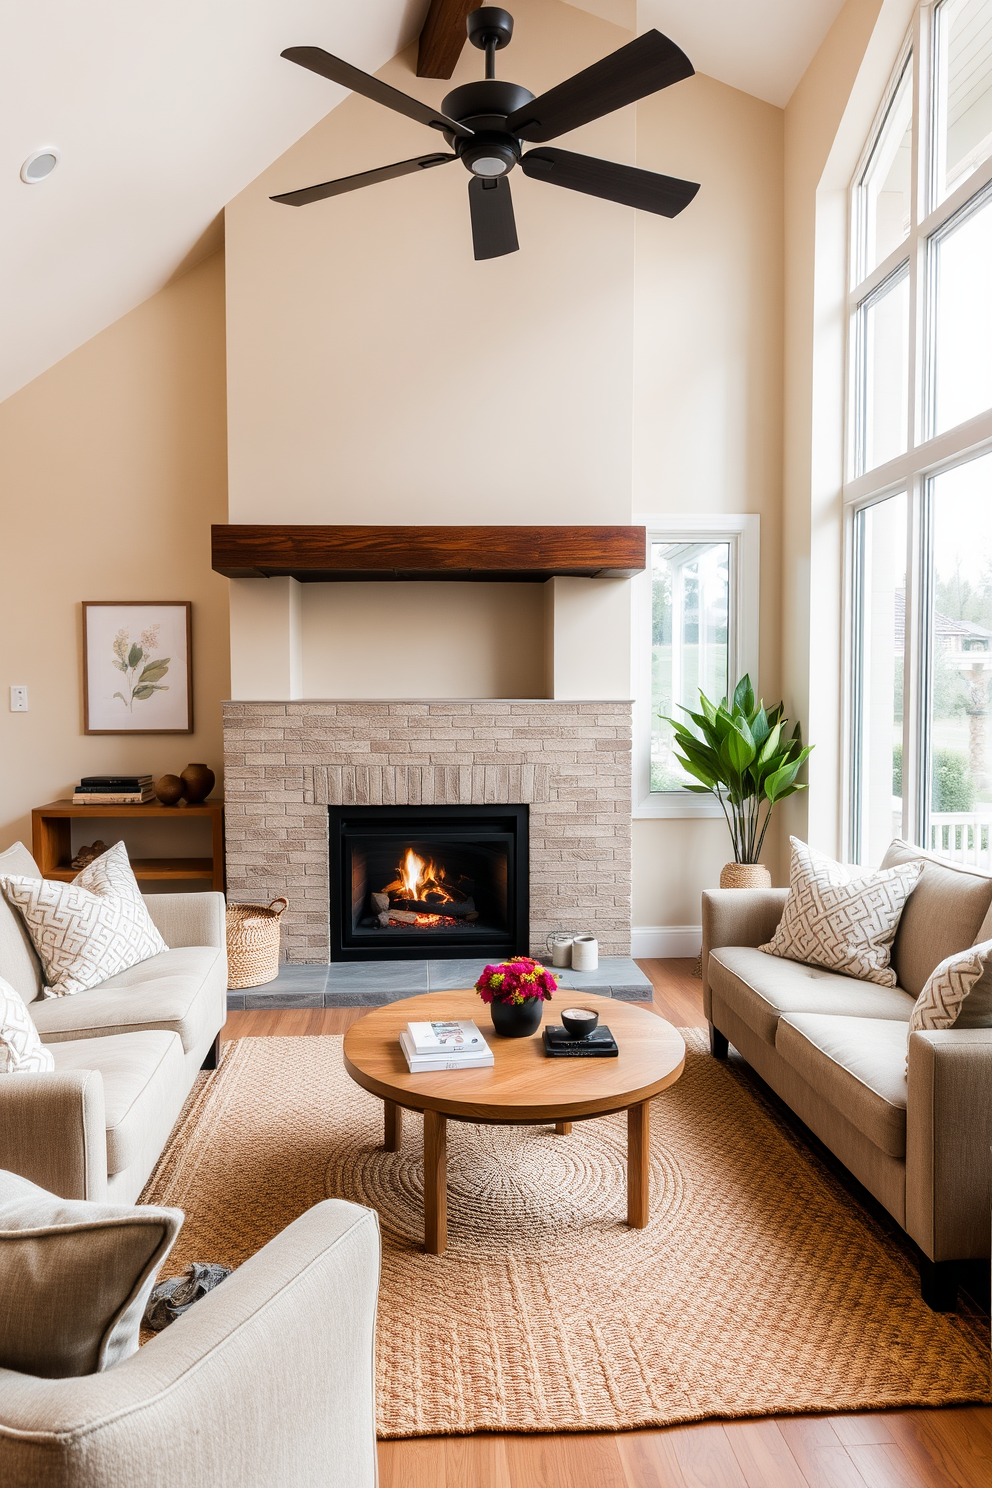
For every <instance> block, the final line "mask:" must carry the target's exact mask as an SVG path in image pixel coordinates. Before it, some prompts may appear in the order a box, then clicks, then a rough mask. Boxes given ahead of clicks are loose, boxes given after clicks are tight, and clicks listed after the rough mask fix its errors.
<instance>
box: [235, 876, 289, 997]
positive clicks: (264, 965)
mask: <svg viewBox="0 0 992 1488" xmlns="http://www.w3.org/2000/svg"><path fill="white" fill-rule="evenodd" d="M277 904H281V905H282V909H276V908H275V906H276V905H277ZM288 908H289V902H288V900H286V899H283V898H279V899H273V901H272V903H271V904H269V905H265V904H229V905H228V906H227V985H228V987H229V989H230V990H231V991H232V992H240V991H242V990H243V989H244V988H245V987H261V986H263V985H264V983H265V982H273V981H275V979H276V977H277V976H278V975H279V917H280V916H281V915H282V913H283V911H284V910H286V909H288Z"/></svg>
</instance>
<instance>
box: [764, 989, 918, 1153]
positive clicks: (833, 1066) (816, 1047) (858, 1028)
mask: <svg viewBox="0 0 992 1488" xmlns="http://www.w3.org/2000/svg"><path fill="white" fill-rule="evenodd" d="M775 1049H776V1051H777V1052H778V1053H779V1054H781V1056H782V1058H783V1059H784V1060H785V1062H786V1064H788V1065H790V1066H791V1067H792V1068H793V1069H794V1070H795V1072H796V1074H797V1075H799V1076H800V1077H801V1078H802V1079H803V1080H805V1081H806V1084H807V1085H809V1086H810V1088H811V1089H812V1090H815V1091H816V1093H817V1095H819V1096H820V1097H821V1098H822V1099H823V1100H825V1101H826V1102H827V1104H828V1105H830V1106H833V1107H834V1109H835V1110H836V1111H837V1113H838V1115H839V1116H841V1117H843V1118H844V1120H846V1121H849V1122H850V1123H851V1125H852V1126H854V1127H856V1128H857V1130H858V1131H859V1132H861V1133H862V1135H863V1136H866V1137H867V1138H868V1140H869V1141H870V1142H873V1143H874V1144H875V1146H876V1147H878V1148H880V1149H881V1151H882V1152H886V1153H888V1155H889V1156H890V1157H905V1156H906V1025H905V1023H903V1022H901V1021H899V1022H889V1021H887V1020H884V1019H881V1018H844V1017H834V1016H832V1015H830V1014H826V1013H795V1014H793V1015H792V1016H791V1017H788V1018H782V1019H780V1020H779V1025H778V1032H777V1034H776V1035H775Z"/></svg>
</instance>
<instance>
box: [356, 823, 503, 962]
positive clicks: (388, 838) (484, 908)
mask: <svg viewBox="0 0 992 1488" xmlns="http://www.w3.org/2000/svg"><path fill="white" fill-rule="evenodd" d="M527 827H528V808H527V807H526V806H332V807H331V808H330V812H329V831H330V869H331V873H330V897H331V903H330V919H331V960H332V961H339V960H413V959H423V958H427V957H437V958H449V957H456V956H467V957H482V956H485V957H490V958H500V957H504V956H511V955H518V954H521V953H522V954H527V952H528V949H529V924H528V899H529V895H528V871H527V870H528V844H527Z"/></svg>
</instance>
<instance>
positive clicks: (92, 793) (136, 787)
mask: <svg viewBox="0 0 992 1488" xmlns="http://www.w3.org/2000/svg"><path fill="white" fill-rule="evenodd" d="M154 799H155V792H154V791H153V790H152V777H151V776H150V775H84V776H83V778H82V780H80V782H79V784H78V785H77V786H76V789H75V790H74V791H73V793H72V801H73V805H74V806H142V805H144V803H145V802H146V801H154Z"/></svg>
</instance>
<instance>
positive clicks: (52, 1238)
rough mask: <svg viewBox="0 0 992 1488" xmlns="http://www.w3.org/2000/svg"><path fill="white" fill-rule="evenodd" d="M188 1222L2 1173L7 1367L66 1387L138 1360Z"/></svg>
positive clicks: (2, 1316) (0, 1359) (0, 1305)
mask: <svg viewBox="0 0 992 1488" xmlns="http://www.w3.org/2000/svg"><path fill="white" fill-rule="evenodd" d="M182 1222H183V1214H182V1210H181V1209H158V1208H153V1207H152V1206H151V1205H150V1204H137V1205H134V1204H91V1203H89V1202H87V1201H86V1200H84V1199H60V1198H57V1197H56V1195H55V1194H51V1193H49V1192H48V1191H47V1190H46V1189H44V1188H39V1187H38V1186H37V1184H34V1183H30V1182H29V1181H28V1179H27V1178H20V1177H18V1176H17V1175H16V1174H14V1173H3V1172H0V1275H2V1276H3V1286H2V1287H0V1367H2V1368H4V1369H16V1370H17V1371H18V1372H19V1373H21V1374H36V1375H40V1376H42V1378H44V1379H67V1378H69V1377H70V1376H73V1375H80V1374H95V1373H96V1372H97V1371H98V1370H101V1369H109V1368H111V1367H112V1365H114V1364H118V1363H119V1362H120V1361H121V1360H122V1359H126V1358H127V1357H128V1355H129V1354H133V1353H134V1352H135V1351H136V1350H137V1347H138V1333H139V1329H140V1328H141V1318H142V1314H143V1313H144V1310H145V1304H146V1302H147V1301H148V1295H149V1293H150V1292H151V1289H152V1287H153V1286H154V1285H155V1276H156V1273H157V1272H158V1269H159V1267H160V1266H161V1264H162V1262H163V1261H164V1260H165V1258H166V1256H167V1255H168V1254H169V1251H170V1250H171V1249H172V1247H173V1245H174V1243H175V1239H176V1236H177V1235H178V1234H179V1230H180V1226H181V1225H182Z"/></svg>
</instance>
